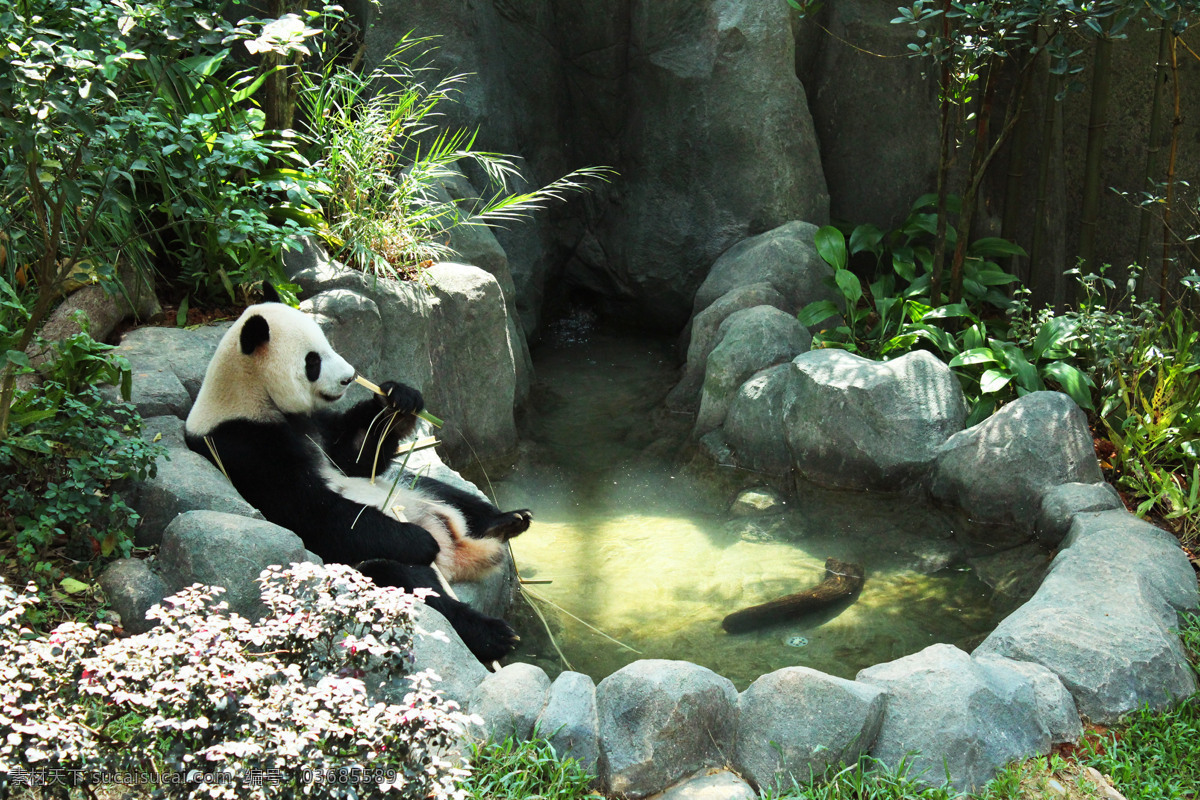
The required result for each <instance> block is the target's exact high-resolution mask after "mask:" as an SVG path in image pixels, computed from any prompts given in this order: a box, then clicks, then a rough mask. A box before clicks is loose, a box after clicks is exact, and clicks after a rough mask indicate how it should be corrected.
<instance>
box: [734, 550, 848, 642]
mask: <svg viewBox="0 0 1200 800" xmlns="http://www.w3.org/2000/svg"><path fill="white" fill-rule="evenodd" d="M862 585H863V568H862V564H850V563H848V562H846V561H838V560H837V559H836V558H827V559H825V580H823V581H821V582H820V583H819V584H817V585H816V586H814V587H813V588H811V589H808V590H807V591H803V592H797V593H796V594H789V595H787V596H786V597H780V598H778V599H776V600H771V601H768V602H766V603H762V604H760V605H757V606H750V607H749V608H743V609H742V610H741V611H735V612H734V613H732V614H730V615H729V616H727V617H725V619H723V620H722V621H721V627H722V628H724V629H725V630H726V631H728V632H729V633H745V632H746V631H750V630H754V629H755V628H761V627H763V626H764V625H770V624H772V623H774V622H781V621H783V620H786V619H792V618H794V617H798V616H800V615H801V614H807V613H809V612H812V611H819V610H821V609H822V608H827V607H829V606H831V605H833V604H834V603H836V602H837V601H839V600H844V599H845V598H847V597H849V596H850V595H852V594H854V593H855V592H857V591H858V590H859V589H861V588H862Z"/></svg>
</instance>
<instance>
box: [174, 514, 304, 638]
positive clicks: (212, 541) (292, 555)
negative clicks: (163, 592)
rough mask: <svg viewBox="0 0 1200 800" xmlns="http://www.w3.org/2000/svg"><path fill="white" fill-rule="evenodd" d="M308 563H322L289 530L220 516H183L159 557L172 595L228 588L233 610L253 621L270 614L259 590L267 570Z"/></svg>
mask: <svg viewBox="0 0 1200 800" xmlns="http://www.w3.org/2000/svg"><path fill="white" fill-rule="evenodd" d="M303 561H308V562H312V563H320V559H319V558H317V557H316V556H315V555H313V554H312V553H310V552H308V551H307V550H305V549H304V543H303V542H301V541H300V537H299V536H297V535H296V534H294V533H292V532H291V531H289V530H288V529H287V528H281V527H280V526H278V525H275V524H273V523H270V522H267V521H266V520H261V519H250V518H249V517H242V516H238V515H236V514H225V513H222V512H220V511H188V512H185V513H183V514H180V515H179V516H178V517H176V518H175V520H174V521H173V522H172V523H171V524H170V525H168V526H167V529H166V531H165V532H164V533H163V539H162V547H161V548H160V549H159V551H158V568H159V573H160V574H161V575H162V578H163V582H164V583H165V584H166V586H167V588H168V591H170V592H177V591H179V590H180V589H183V588H186V587H188V586H191V585H192V584H193V583H202V584H204V585H206V586H220V587H223V588H224V589H225V594H223V595H222V599H223V600H224V601H225V602H227V603H229V609H230V610H231V611H234V612H236V613H238V614H240V615H242V616H243V617H246V618H247V619H259V618H261V617H262V616H263V614H265V613H266V607H265V606H264V605H263V604H262V599H261V597H260V591H259V586H258V576H259V574H260V573H261V572H262V571H263V569H265V568H266V567H269V566H271V565H274V564H278V565H282V566H287V565H289V564H295V563H298V562H303Z"/></svg>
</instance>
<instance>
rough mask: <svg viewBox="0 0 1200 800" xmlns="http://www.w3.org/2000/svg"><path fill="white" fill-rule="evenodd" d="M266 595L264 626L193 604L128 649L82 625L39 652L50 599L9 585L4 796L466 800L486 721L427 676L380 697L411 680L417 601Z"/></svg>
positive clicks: (1, 627) (1, 624) (326, 584)
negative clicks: (476, 723) (42, 787)
mask: <svg viewBox="0 0 1200 800" xmlns="http://www.w3.org/2000/svg"><path fill="white" fill-rule="evenodd" d="M260 583H261V585H262V598H263V602H264V603H265V604H266V606H267V608H268V609H269V611H268V613H267V615H266V617H264V618H263V620H262V621H260V622H257V623H252V622H249V621H247V620H245V619H243V618H241V617H239V616H237V615H236V614H232V613H230V612H229V611H228V608H227V607H226V605H225V604H224V603H220V602H217V601H216V597H217V595H218V593H219V592H220V591H221V590H220V589H210V588H207V587H202V586H193V587H192V588H190V589H186V590H184V591H182V592H180V593H179V594H177V595H175V596H174V597H171V598H168V599H167V600H166V601H164V604H163V605H161V606H157V607H156V608H155V609H154V610H152V611H151V615H152V616H154V617H155V618H157V619H158V620H160V623H161V624H160V625H159V626H158V627H157V628H155V629H153V630H151V631H149V632H148V633H145V634H141V635H138V636H132V637H128V638H124V639H115V640H112V639H110V634H109V631H108V628H107V626H103V625H100V626H85V625H79V624H76V623H67V624H64V625H61V626H59V627H58V628H56V629H55V630H54V631H52V632H51V633H50V634H49V635H47V636H45V637H39V638H31V635H30V634H29V632H28V631H23V630H21V629H20V628H19V625H18V624H16V623H17V620H19V619H20V617H21V616H22V614H23V612H24V609H25V607H27V606H29V605H31V604H34V603H35V602H36V599H35V596H34V594H33V593H32V592H30V591H28V590H27V591H26V592H25V593H24V594H22V595H17V594H16V593H15V592H13V591H12V590H11V589H9V588H8V587H7V586H6V585H4V584H2V583H0V674H3V675H4V677H5V680H4V691H3V692H0V793H3V792H4V791H5V789H11V788H14V785H15V784H18V783H19V781H20V780H21V779H22V777H35V776H46V775H61V776H62V779H63V780H65V781H74V782H77V785H82V786H84V787H87V789H88V790H89V792H90V790H91V789H93V788H98V787H99V786H100V785H101V783H102V782H103V781H102V779H101V778H100V777H98V775H99V773H101V772H107V773H109V774H110V775H111V774H121V775H129V776H133V777H134V778H135V779H142V780H151V779H153V780H156V781H157V782H158V783H157V784H156V785H155V786H153V788H154V790H155V792H156V795H155V796H161V797H168V798H205V797H211V798H226V797H250V798H285V797H286V798H292V797H300V796H314V797H328V798H351V797H354V798H376V797H384V796H387V797H402V798H414V799H415V798H422V799H424V798H435V799H436V798H450V797H460V796H461V791H460V789H459V784H460V782H461V781H462V779H463V777H464V776H465V775H466V774H467V769H466V765H465V763H464V762H462V761H461V759H460V758H459V757H456V756H454V755H453V753H454V752H455V746H456V745H457V744H458V742H459V740H460V738H461V737H462V736H463V735H464V733H465V730H466V724H467V722H468V721H469V718H468V717H467V716H465V715H464V714H462V713H460V712H458V711H456V710H455V706H454V705H453V704H452V703H450V702H449V701H446V700H444V699H443V698H442V697H441V696H440V695H439V694H438V693H437V692H436V691H434V690H433V688H432V684H431V677H430V675H429V673H427V672H425V673H418V674H415V675H411V676H409V677H408V680H409V682H410V684H411V689H410V690H409V692H408V693H407V694H406V696H405V697H404V699H403V701H402V702H400V703H391V702H376V701H375V700H374V699H372V697H371V696H370V694H369V693H368V683H367V679H368V676H370V677H371V679H372V684H371V688H374V684H375V682H381V681H384V680H392V679H402V678H403V677H404V676H405V674H406V672H407V671H408V670H409V669H410V668H411V646H412V635H413V633H412V630H413V629H412V615H413V609H414V605H415V603H416V602H418V601H417V598H416V597H415V596H414V595H410V594H406V593H404V592H401V591H400V590H397V589H390V588H389V589H378V588H375V586H374V585H373V584H372V583H371V582H370V581H369V580H368V579H366V578H364V577H363V576H362V574H361V573H358V572H356V571H355V570H353V569H350V568H349V567H342V566H331V567H328V568H326V567H320V566H317V565H314V564H297V565H294V566H293V567H291V568H289V569H286V570H284V569H282V568H279V567H272V568H270V569H268V570H266V571H264V573H263V575H262V577H261V578H260ZM56 771H57V772H56ZM5 783H7V786H5V785H4V784H5ZM63 793H64V794H65V787H63Z"/></svg>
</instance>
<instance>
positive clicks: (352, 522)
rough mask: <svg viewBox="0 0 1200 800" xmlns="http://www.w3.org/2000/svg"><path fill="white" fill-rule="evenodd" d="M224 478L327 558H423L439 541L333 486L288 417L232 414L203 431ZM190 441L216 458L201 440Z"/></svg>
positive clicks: (340, 560)
mask: <svg viewBox="0 0 1200 800" xmlns="http://www.w3.org/2000/svg"><path fill="white" fill-rule="evenodd" d="M208 438H209V439H210V440H211V442H212V444H213V449H215V450H216V452H217V455H218V456H219V458H220V464H218V466H221V467H223V468H224V470H225V472H226V474H227V475H228V477H229V479H230V481H232V482H233V486H234V488H235V489H237V490H238V492H239V493H240V494H241V495H242V497H244V498H245V499H246V501H247V502H248V503H250V505H252V506H254V507H255V508H257V509H258V510H259V511H260V512H262V515H263V516H264V517H266V518H267V520H268V521H270V522H274V523H275V524H276V525H281V526H283V527H285V528H288V529H290V530H292V531H294V532H295V533H296V535H298V536H299V537H300V538H301V540H303V542H304V546H305V547H306V548H307V549H309V550H311V551H312V552H314V553H316V554H317V555H318V556H320V557H321V558H322V559H323V560H325V561H332V562H337V563H344V564H356V563H358V562H359V561H365V560H367V559H370V558H387V559H392V560H394V561H400V562H403V563H406V564H429V563H431V562H432V561H433V559H435V558H436V557H437V553H438V545H437V541H436V540H435V539H434V538H433V536H432V535H431V534H430V533H429V532H428V531H426V530H425V529H423V528H420V527H418V526H416V525H413V524H411V523H407V522H400V521H398V520H395V519H393V518H391V517H389V516H387V515H386V514H384V513H383V512H382V511H380V510H379V509H377V508H373V507H370V506H363V505H361V504H359V503H356V502H354V501H352V500H349V499H347V498H345V497H343V496H342V495H340V494H338V493H337V492H335V491H334V490H333V489H331V488H330V487H329V485H328V484H327V483H326V481H325V478H324V477H323V476H322V475H321V471H320V462H319V460H318V459H319V458H320V456H319V455H318V454H317V453H316V452H315V451H314V450H313V449H312V448H311V446H309V445H308V444H307V443H306V442H305V440H304V439H303V434H302V433H298V432H297V431H295V430H293V429H292V428H291V427H290V426H289V425H287V424H286V423H276V424H262V423H253V422H247V421H243V420H234V421H230V422H225V423H222V424H221V425H218V426H217V427H216V428H215V429H214V430H213V431H212V433H211V434H210V435H209V437H208ZM187 441H188V446H189V447H190V448H191V449H192V450H195V451H196V452H198V453H200V454H201V455H202V456H204V457H206V458H208V459H209V460H210V461H213V462H214V463H216V461H214V459H213V456H212V452H211V450H210V449H209V447H208V445H207V444H206V443H205V441H204V440H203V439H199V438H197V437H193V436H188V437H187Z"/></svg>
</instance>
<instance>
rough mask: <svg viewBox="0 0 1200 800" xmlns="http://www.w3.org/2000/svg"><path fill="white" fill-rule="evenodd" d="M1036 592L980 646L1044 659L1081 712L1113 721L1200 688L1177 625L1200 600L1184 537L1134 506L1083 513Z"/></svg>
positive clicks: (1009, 654)
mask: <svg viewBox="0 0 1200 800" xmlns="http://www.w3.org/2000/svg"><path fill="white" fill-rule="evenodd" d="M1063 546H1064V549H1063V550H1062V551H1061V552H1059V554H1058V556H1057V557H1056V558H1055V559H1054V562H1053V563H1052V564H1051V565H1050V571H1049V573H1048V574H1047V576H1046V579H1045V580H1044V581H1043V582H1042V585H1041V588H1039V589H1038V591H1037V593H1036V594H1035V595H1034V596H1033V599H1032V600H1030V601H1029V602H1027V603H1025V605H1023V606H1021V607H1020V608H1019V609H1017V610H1016V611H1015V612H1013V613H1012V614H1011V615H1009V616H1008V617H1007V618H1005V619H1004V621H1002V622H1001V623H1000V624H999V625H998V626H997V627H996V630H994V631H993V632H992V633H991V635H990V636H988V638H987V639H986V640H984V642H983V644H981V645H980V646H979V647H978V648H977V649H976V653H977V654H983V653H995V654H999V655H1003V656H1007V657H1008V658H1013V659H1017V660H1021V661H1032V662H1036V663H1038V664H1042V665H1044V666H1046V667H1047V668H1049V669H1050V670H1051V671H1052V672H1054V673H1055V674H1056V675H1058V676H1059V678H1061V679H1062V682H1063V684H1064V685H1065V686H1066V687H1067V689H1068V690H1070V692H1071V695H1072V696H1073V697H1074V698H1075V702H1076V704H1077V705H1078V707H1079V713H1080V714H1082V715H1083V716H1084V717H1086V718H1087V719H1090V720H1092V721H1093V722H1097V723H1100V724H1104V725H1106V724H1111V723H1113V722H1115V721H1116V720H1117V719H1119V718H1120V717H1121V715H1122V714H1125V713H1128V712H1130V711H1132V710H1134V709H1136V708H1139V707H1141V706H1142V705H1144V704H1148V705H1149V706H1150V707H1152V708H1163V707H1165V706H1168V705H1171V704H1173V703H1175V702H1177V701H1179V700H1182V699H1184V698H1186V697H1189V696H1190V695H1191V694H1192V693H1194V692H1195V691H1196V678H1195V675H1194V674H1193V673H1192V670H1191V668H1190V667H1189V666H1188V662H1187V658H1186V656H1185V655H1184V651H1183V647H1182V645H1181V644H1180V642H1179V637H1178V635H1177V634H1176V633H1174V630H1175V629H1177V627H1178V624H1179V623H1178V618H1177V612H1179V611H1183V610H1189V609H1194V608H1196V606H1197V603H1198V598H1197V590H1196V578H1195V574H1194V573H1193V571H1192V569H1191V566H1190V564H1189V563H1188V560H1187V557H1186V556H1185V555H1184V554H1183V552H1182V551H1181V550H1180V549H1179V545H1178V542H1176V541H1175V539H1174V538H1173V537H1172V536H1171V535H1170V534H1168V533H1166V532H1165V531H1162V530H1160V529H1158V528H1156V527H1154V526H1153V525H1150V524H1149V523H1146V522H1143V521H1141V520H1139V519H1137V518H1136V517H1134V516H1133V515H1131V514H1128V513H1126V512H1125V511H1105V512H1099V513H1087V514H1078V515H1076V517H1075V522H1074V523H1073V524H1072V526H1071V532H1070V533H1069V534H1068V536H1067V538H1066V539H1065V540H1064V541H1063Z"/></svg>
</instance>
